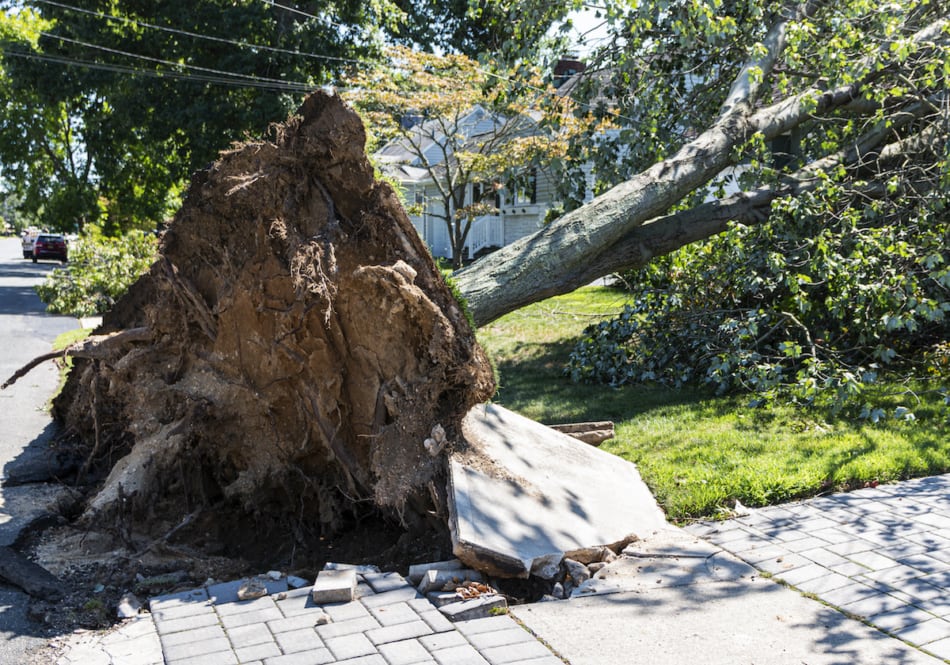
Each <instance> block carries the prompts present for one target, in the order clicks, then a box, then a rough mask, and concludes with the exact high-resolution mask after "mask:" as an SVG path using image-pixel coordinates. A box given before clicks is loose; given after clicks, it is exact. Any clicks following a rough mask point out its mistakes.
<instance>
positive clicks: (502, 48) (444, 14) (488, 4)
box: [392, 0, 581, 66]
mask: <svg viewBox="0 0 950 665" xmlns="http://www.w3.org/2000/svg"><path fill="white" fill-rule="evenodd" d="M395 4H396V5H397V6H398V7H399V8H400V9H401V10H402V11H403V12H405V17H406V18H405V20H404V21H401V22H399V24H398V25H396V26H394V28H393V30H392V37H393V39H394V40H395V41H396V42H397V43H400V44H402V45H404V46H408V47H411V48H414V49H416V50H422V51H425V52H429V53H432V52H442V53H456V54H461V55H466V56H468V57H469V58H472V59H474V60H481V59H486V60H493V61H495V62H502V63H505V64H506V65H508V66H516V65H517V64H519V63H523V62H525V61H527V62H535V61H536V60H537V58H538V56H539V55H540V54H541V52H542V51H543V50H544V49H545V48H549V47H552V46H553V45H554V44H552V42H554V43H556V42H557V40H556V36H557V31H556V30H554V28H555V27H556V26H559V25H560V26H564V25H565V24H566V22H567V21H568V20H569V19H568V18H567V17H568V15H569V13H570V12H571V10H576V9H579V8H580V7H581V3H580V2H578V1H577V0H571V1H570V2H563V3H562V2H511V1H510V0H479V1H478V2H471V1H470V0H449V1H448V2H436V1H434V0H395ZM552 33H553V34H552Z"/></svg>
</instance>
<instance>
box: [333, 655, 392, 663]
mask: <svg viewBox="0 0 950 665" xmlns="http://www.w3.org/2000/svg"><path fill="white" fill-rule="evenodd" d="M339 663H340V665H387V663H386V660H385V659H384V658H383V657H382V656H380V655H379V654H378V653H374V654H371V655H368V656H357V657H356V658H347V659H346V660H341V661H339Z"/></svg>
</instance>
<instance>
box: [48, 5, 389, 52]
mask: <svg viewBox="0 0 950 665" xmlns="http://www.w3.org/2000/svg"><path fill="white" fill-rule="evenodd" d="M34 2H39V3H42V4H45V5H50V6H53V7H59V8H60V9H65V10H67V11H73V12H78V13H81V14H88V15H90V16H95V17H97V18H103V19H106V20H108V21H115V22H117V23H124V24H126V25H134V26H137V27H140V28H149V29H151V30H160V31H162V32H167V33H169V34H174V35H182V36H185V37H191V38H193V39H202V40H205V41H210V42H217V43H219V44H230V45H231V46H238V47H240V48H246V49H251V50H255V51H267V52H269V53H282V54H284V55H294V56H299V57H302V58H311V59H314V60H326V61H328V62H342V63H349V64H372V63H371V62H370V61H368V60H360V59H358V58H343V57H339V56H333V55H323V54H320V53H309V52H307V51H299V50H296V49H285V48H279V47H276V46H267V45H265V44H252V43H251V42H246V41H240V40H236V39H227V38H225V37H215V36H213V35H204V34H201V33H199V32H191V31H189V30H180V29H178V28H172V27H169V26H164V25H158V24H155V23H148V22H147V21H139V20H137V19H132V18H128V17H126V16H113V15H111V14H105V13H103V12H97V11H93V10H91V9H83V8H81V7H73V6H72V5H67V4H64V3H62V2H54V0H34ZM269 4H273V3H269ZM275 6H277V7H281V5H275ZM282 8H283V9H287V10H288V11H290V10H291V8H289V7H282ZM293 11H295V12H299V10H296V9H294V10H293ZM332 25H336V24H332Z"/></svg>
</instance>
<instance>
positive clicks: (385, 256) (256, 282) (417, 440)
mask: <svg viewBox="0 0 950 665" xmlns="http://www.w3.org/2000/svg"><path fill="white" fill-rule="evenodd" d="M364 143H365V134H364V130H363V127H362V125H361V123H360V121H359V119H358V117H357V116H356V115H355V114H354V113H353V112H352V111H351V110H349V109H348V108H346V107H345V106H344V105H343V103H342V102H341V101H340V100H339V99H338V98H337V97H335V96H332V95H327V94H324V93H315V94H314V95H312V96H311V97H309V98H308V99H307V100H306V101H305V102H304V104H303V106H302V107H301V109H300V110H299V112H298V115H296V116H295V117H293V118H291V119H290V120H289V121H288V122H287V123H286V124H284V125H280V126H277V127H275V128H274V133H273V139H272V140H270V141H260V142H250V143H247V144H244V145H241V146H238V147H236V148H235V149H233V150H231V151H228V152H226V153H223V154H222V156H221V158H220V159H219V160H218V161H217V162H216V163H214V164H213V165H212V166H210V167H209V168H208V169H207V170H205V171H202V172H200V173H198V174H196V175H195V176H194V178H193V181H192V184H191V187H190V189H189V192H188V195H187V198H186V200H185V203H184V205H183V206H182V208H181V210H180V211H179V212H178V214H177V215H176V217H175V219H174V221H173V223H172V225H171V226H170V227H169V229H168V230H167V232H166V233H165V236H164V239H163V241H162V246H161V250H160V258H159V259H158V261H157V262H156V263H155V264H154V265H153V266H152V268H151V270H150V272H149V273H148V274H147V275H146V276H144V277H143V278H142V279H141V280H139V281H138V282H137V283H136V284H135V285H134V287H133V288H132V289H131V290H130V291H129V293H128V294H127V296H126V297H125V298H124V299H123V300H122V301H121V302H119V303H118V305H117V306H116V307H115V309H114V310H113V311H112V312H110V313H109V314H108V315H107V316H106V317H105V319H104V323H103V326H102V327H101V328H100V329H99V330H98V331H96V332H97V334H101V335H105V334H109V333H115V335H114V337H112V338H111V339H110V341H109V342H108V343H103V344H102V345H101V346H100V348H99V351H98V352H97V353H90V354H87V355H88V356H90V357H89V358H87V359H77V361H76V366H75V368H74V370H73V371H72V373H71V374H70V376H69V379H68V382H67V385H66V387H65V388H64V390H63V391H62V393H61V395H60V396H59V397H58V398H57V400H56V402H55V405H54V415H55V417H56V418H57V419H58V420H60V421H61V422H62V423H63V424H64V425H65V426H66V428H67V431H69V432H71V433H73V434H75V435H76V436H78V437H79V438H80V439H81V440H82V441H83V445H84V452H85V454H86V455H87V456H88V459H89V464H87V467H86V469H85V472H86V473H87V474H88V475H89V476H90V477H95V474H96V472H97V471H98V473H99V476H98V477H99V478H100V480H101V485H100V486H97V490H96V492H95V493H94V494H93V495H92V498H91V499H90V500H89V502H88V504H87V505H86V507H85V513H84V519H85V520H87V521H93V520H94V521H95V522H96V523H97V524H100V525H101V524H109V525H112V526H113V527H114V528H115V529H117V530H119V531H120V532H122V534H123V536H124V538H125V539H127V540H128V539H133V540H134V539H138V538H142V539H143V541H142V542H147V541H148V540H149V539H153V540H154V539H155V538H160V539H162V540H163V541H164V540H169V539H172V540H186V541H189V542H190V543H191V544H194V545H197V546H199V547H200V546H202V545H203V544H210V543H212V542H215V543H217V545H218V546H220V543H221V542H229V543H238V544H240V543H245V544H247V543H257V544H258V545H260V544H264V545H265V546H271V545H270V544H269V543H267V542H266V540H267V538H268V534H274V533H278V532H279V533H281V534H283V535H284V536H285V540H286V541H288V542H289V541H291V540H293V541H294V542H301V543H302V542H305V541H307V540H308V539H314V538H316V539H318V538H320V537H321V536H325V535H326V534H327V533H330V532H331V531H332V530H333V529H334V528H336V527H338V526H339V525H341V524H342V523H343V522H345V520H346V518H347V516H351V515H354V514H359V513H360V512H361V510H362V508H363V507H368V508H371V509H373V510H375V509H381V510H382V511H384V512H385V513H387V514H389V515H393V516H396V517H397V518H398V519H399V520H400V521H401V522H402V523H403V525H405V526H410V527H412V526H416V527H427V526H428V525H427V522H426V521H427V520H431V526H432V528H438V527H439V524H441V525H443V526H444V519H443V517H444V513H443V511H444V500H443V497H444V474H445V470H444V459H443V456H441V455H437V456H432V455H430V454H429V453H428V452H427V451H426V449H425V447H424V445H423V442H424V440H425V439H426V438H427V437H429V436H430V432H431V430H432V428H433V427H434V426H435V425H436V424H441V425H442V426H443V427H444V428H445V430H446V431H447V432H448V440H449V444H450V446H451V445H452V442H453V441H456V440H457V432H458V428H459V423H460V421H461V418H462V416H463V415H464V414H465V413H466V411H467V410H468V408H469V407H471V406H472V405H474V404H476V403H478V402H480V401H484V400H485V399H487V398H489V397H490V396H491V394H492V392H493V390H494V384H493V380H492V375H491V369H490V365H489V363H488V362H487V360H486V358H485V356H484V354H483V352H482V351H481V349H480V348H479V347H478V345H477V344H476V342H475V338H474V334H473V333H472V330H471V328H470V327H469V325H468V323H467V322H466V320H465V318H464V315H463V313H462V311H461V310H460V307H459V305H458V303H457V302H456V301H455V299H454V298H453V296H452V295H451V293H450V292H449V290H448V289H447V287H446V286H445V284H444V282H443V280H442V278H441V276H440V275H439V273H438V271H437V269H436V267H435V265H434V263H433V261H432V259H431V257H430V256H429V254H428V251H427V249H426V248H425V247H424V245H423V244H422V242H421V241H420V240H419V238H418V236H417V234H416V232H415V231H414V230H413V228H412V226H411V223H410V222H409V220H408V218H407V217H406V215H405V213H404V211H403V209H402V206H401V205H400V203H399V202H398V199H397V197H396V196H395V194H394V193H393V191H392V189H391V188H390V187H389V186H388V185H386V184H384V183H380V182H376V181H375V180H374V177H373V169H372V167H371V166H370V164H369V162H368V161H367V159H366V156H365V153H364ZM290 536H293V538H290ZM209 546H210V545H209Z"/></svg>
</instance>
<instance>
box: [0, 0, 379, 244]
mask: <svg viewBox="0 0 950 665" xmlns="http://www.w3.org/2000/svg"><path fill="white" fill-rule="evenodd" d="M388 7H389V5H388V4H386V2H385V1H384V0H379V1H378V2H370V3H364V2H357V1H356V0H344V1H342V2H333V3H329V2H326V3H280V4H278V3H276V2H258V1H254V2H251V1H242V2H225V1H223V0H200V1H199V2H190V3H186V4H182V3H178V2H169V1H167V0H162V1H158V2H137V1H134V0H126V1H124V2H117V3H111V4H109V5H108V6H105V5H103V4H102V3H100V2H94V1H92V0H70V2H68V3H61V2H52V1H48V0H26V1H25V2H21V3H12V2H7V3H4V5H3V8H4V10H5V13H4V21H5V22H7V23H11V22H14V21H19V22H21V23H22V22H23V20H24V17H33V18H34V20H35V25H34V27H33V28H32V30H31V31H27V32H24V31H23V30H20V31H18V33H17V34H13V33H12V31H5V32H4V34H3V38H4V40H3V43H2V45H0V46H2V62H3V65H2V66H3V71H4V76H5V78H6V81H5V82H6V85H5V86H4V87H3V91H2V92H0V94H2V96H3V100H2V101H3V104H2V105H0V160H2V163H3V166H4V177H5V179H6V180H7V182H8V183H9V184H10V185H12V186H13V187H15V188H16V191H18V192H19V193H21V194H22V195H23V197H24V205H27V206H29V207H31V208H32V209H33V210H36V211H41V212H42V214H43V216H44V221H45V223H46V224H47V225H48V226H50V227H51V228H58V229H65V228H74V227H76V226H81V225H82V224H84V223H86V222H89V221H96V220H102V221H103V224H104V226H105V227H106V228H107V229H109V228H111V229H113V230H114V231H118V230H120V229H123V228H129V227H143V226H148V227H154V225H155V222H156V221H160V220H161V219H163V218H164V217H165V216H166V215H167V213H168V212H169V209H170V205H172V204H174V203H175V202H176V197H177V195H178V193H179V191H180V189H181V186H182V183H183V182H184V180H185V179H186V178H187V177H188V176H189V175H190V174H191V173H192V172H193V171H195V170H197V169H198V168H201V167H202V166H204V165H206V164H208V163H209V162H211V161H212V160H213V159H214V158H215V157H216V155H217V153H218V152H219V151H220V150H222V149H224V148H226V147H227V146H228V145H229V144H231V143H232V142H233V141H236V140H239V139H242V138H243V137H244V136H245V135H246V134H247V133H253V134H255V135H259V134H261V133H263V132H264V131H265V130H266V128H267V127H268V125H269V124H270V123H273V122H277V121H280V120H283V119H284V118H285V117H286V116H287V114H288V112H289V111H291V110H292V109H294V108H296V106H297V105H298V104H299V103H300V101H301V100H302V98H303V96H304V94H305V93H306V92H308V91H309V90H312V89H313V87H315V86H318V85H321V84H325V83H327V82H328V81H330V80H331V77H332V76H333V74H334V72H336V71H338V70H339V68H340V66H341V64H342V63H344V62H348V61H349V60H352V59H359V58H364V57H367V55H368V54H370V53H372V52H373V51H374V49H375V48H376V42H377V34H378V29H379V26H380V25H382V24H383V22H384V14H385V12H386V11H387V8H388Z"/></svg>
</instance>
